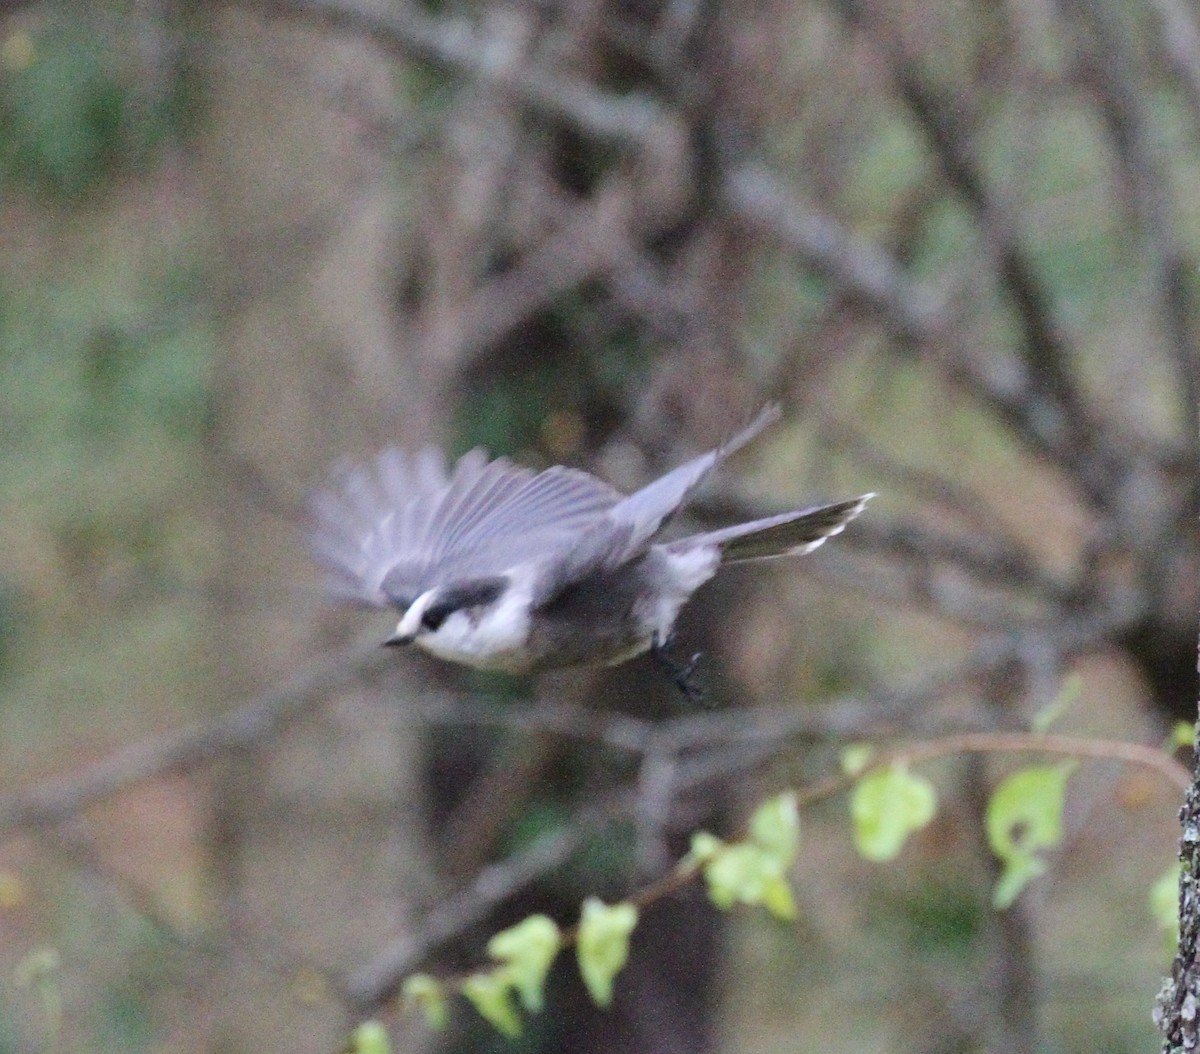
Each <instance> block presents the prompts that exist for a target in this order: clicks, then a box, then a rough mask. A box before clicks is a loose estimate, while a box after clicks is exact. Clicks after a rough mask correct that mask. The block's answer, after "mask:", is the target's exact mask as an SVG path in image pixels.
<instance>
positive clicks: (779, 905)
mask: <svg viewBox="0 0 1200 1054" xmlns="http://www.w3.org/2000/svg"><path fill="white" fill-rule="evenodd" d="M762 905H763V907H764V908H766V909H767V910H768V911H769V912H770V913H771V914H772V915H774V916H775V917H776V918H777V919H782V920H783V921H784V922H791V921H792V920H793V919H794V918H795V917H796V901H795V899H794V898H793V897H792V887H791V886H789V885H788V882H787V879H786V878H784V877H783V876H782V875H777V876H776V877H774V878H768V879H767V880H766V882H765V883H764V884H763V896H762Z"/></svg>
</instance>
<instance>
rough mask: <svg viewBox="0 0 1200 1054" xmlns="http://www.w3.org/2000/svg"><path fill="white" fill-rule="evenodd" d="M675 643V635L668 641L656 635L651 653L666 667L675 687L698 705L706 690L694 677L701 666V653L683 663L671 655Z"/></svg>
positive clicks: (668, 638)
mask: <svg viewBox="0 0 1200 1054" xmlns="http://www.w3.org/2000/svg"><path fill="white" fill-rule="evenodd" d="M674 643H675V635H674V634H673V633H672V634H670V635H669V636H668V637H667V638H666V640H663V639H662V638H660V637H659V635H658V634H657V633H655V634H654V640H653V642H652V643H651V645H650V651H651V653H652V654H653V655H654V658H655V660H656V661H657V662H659V663H661V664H662V665H663V666H665V667H666V669H667V672H668V673H669V674H670V675H671V680H672V681H673V682H674V684H675V687H676V688H678V689H679V690H680V691H681V692H682V693H683V694H684V696H685V697H686V698H687V700H688V702H690V703H698V702H700V700H701V699H703V698H704V689H703V688H701V687H700V685H699V684H697V683H696V681H695V678H694V677H693V675H694V674H695V672H696V667H697V666H698V665H700V655H701V653H700V652H696V654H695V655H693V656H692V657H691V658H690V659H688V660H687V662H681V661H680V660H679V659H677V658H676V657H675V656H674V655H672V654H671V645H672V644H674Z"/></svg>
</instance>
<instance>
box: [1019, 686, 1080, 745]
mask: <svg viewBox="0 0 1200 1054" xmlns="http://www.w3.org/2000/svg"><path fill="white" fill-rule="evenodd" d="M1082 694H1083V678H1082V677H1080V676H1079V674H1077V673H1073V674H1071V675H1070V676H1069V677H1067V678H1066V679H1065V680H1064V681H1063V683H1062V687H1061V688H1060V689H1059V690H1058V695H1056V696H1055V697H1054V698H1053V699H1051V700H1050V702H1048V703H1047V704H1046V705H1045V706H1043V707H1042V708H1041V709H1040V710H1039V711H1038V712H1037V713H1036V714H1034V715H1033V720H1032V721H1030V722H1029V727H1030V728H1031V729H1032V730H1033V731H1034V732H1037V733H1039V734H1044V733H1046V732H1049V731H1050V726H1051V725H1052V724H1054V722H1055V721H1057V720H1058V719H1059V718H1060V717H1062V715H1063V714H1065V713H1066V712H1067V711H1068V710H1070V709H1071V707H1073V706H1074V705H1075V704H1076V703H1077V702H1078V701H1079V697H1080V696H1081V695H1082Z"/></svg>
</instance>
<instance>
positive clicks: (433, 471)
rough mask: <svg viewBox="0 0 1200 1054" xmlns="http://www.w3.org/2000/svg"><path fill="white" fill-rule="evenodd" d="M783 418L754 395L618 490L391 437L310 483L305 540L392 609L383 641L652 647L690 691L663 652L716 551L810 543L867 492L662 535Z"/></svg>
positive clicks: (720, 556) (461, 652)
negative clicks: (723, 427)
mask: <svg viewBox="0 0 1200 1054" xmlns="http://www.w3.org/2000/svg"><path fill="white" fill-rule="evenodd" d="M779 415H780V413H779V409H778V407H777V406H768V407H766V408H764V409H763V410H762V411H761V412H760V413H759V414H758V415H757V416H756V417H755V418H754V419H753V420H752V421H751V422H750V423H749V424H748V425H747V426H746V427H744V428H743V429H741V430H740V431H739V432H737V433H736V434H735V435H733V436H732V437H731V438H730V439H728V440H727V441H726V442H725V443H723V444H722V445H721V446H718V447H716V448H715V449H713V450H710V451H708V452H707V453H705V454H701V455H700V456H698V457H695V458H693V459H692V460H690V461H687V462H686V463H684V464H682V465H680V466H679V467H678V468H675V469H673V470H672V471H670V472H668V473H667V474H666V475H664V476H661V477H660V478H658V479H656V480H655V481H654V482H652V483H650V484H648V485H647V486H645V487H642V488H641V489H640V490H637V491H635V492H634V493H632V494H629V495H625V494H622V493H621V492H620V491H618V490H616V489H615V488H613V487H611V486H609V484H607V483H605V482H604V481H603V480H601V479H600V478H598V477H597V476H594V475H592V474H590V473H588V472H584V471H581V470H580V469H576V468H569V467H566V466H562V465H556V466H554V467H552V468H547V469H545V470H543V471H540V472H535V471H534V470H532V469H529V468H525V467H522V466H520V465H517V464H515V463H513V462H512V461H510V460H509V459H508V458H504V457H500V458H496V459H494V460H493V459H490V458H489V457H488V455H487V454H486V453H485V452H484V451H483V450H480V449H476V450H472V451H471V452H469V453H467V454H465V455H464V456H463V457H461V458H460V459H458V461H457V462H456V463H455V464H454V466H453V468H448V467H447V462H446V460H445V458H444V456H443V455H442V453H441V452H440V451H439V450H438V449H437V448H435V447H432V446H426V447H423V448H421V449H419V450H416V451H406V450H403V449H400V448H397V447H390V448H387V449H385V450H383V451H382V452H381V453H379V454H378V455H377V456H376V457H375V458H374V459H373V460H371V461H370V462H368V463H366V464H358V465H353V464H344V465H342V466H340V467H339V468H337V469H335V470H334V472H333V473H332V474H331V475H330V477H329V479H328V481H327V482H326V484H325V485H324V486H323V487H321V488H319V489H317V490H316V491H314V492H313V494H312V495H311V496H310V499H309V506H310V533H309V542H310V545H311V548H312V551H313V553H314V555H315V557H316V559H317V560H318V562H319V563H320V564H322V565H323V566H324V568H325V569H326V571H327V572H328V575H329V585H330V589H331V591H332V592H333V593H334V594H335V595H336V596H338V597H340V598H341V599H344V600H350V601H354V602H357V603H360V604H367V605H370V606H373V607H378V608H391V609H394V610H395V611H397V612H399V613H400V618H399V621H398V622H397V624H396V629H395V631H394V632H393V633H392V634H391V635H390V636H389V637H387V638H386V639H385V640H384V641H383V643H384V644H385V645H388V646H390V647H400V646H404V645H408V644H413V645H416V646H417V647H419V648H421V649H423V650H424V651H426V652H428V653H430V654H432V655H434V656H436V657H438V658H440V659H443V660H447V661H450V662H454V663H459V664H463V665H466V666H469V667H474V668H477V669H482V670H496V671H502V672H505V673H510V674H536V673H540V672H543V671H546V670H551V669H561V668H568V667H577V666H612V665H617V664H619V663H622V662H625V661H627V660H629V659H632V658H634V657H636V656H639V655H642V654H644V653H646V652H652V653H653V654H654V655H656V656H657V657H658V658H660V659H661V660H662V661H663V662H664V663H666V665H667V666H668V669H670V670H671V672H672V675H673V677H674V680H675V683H676V684H677V685H678V686H679V687H680V689H681V690H682V691H683V692H684V693H685V694H686V695H689V696H691V695H693V694H699V692H698V690H697V689H696V687H695V685H694V683H693V682H692V680H691V677H692V673H693V671H694V669H695V665H696V663H697V661H698V660H699V655H693V656H692V658H691V660H690V661H689V662H687V663H680V662H679V661H678V660H677V659H675V658H674V656H673V655H672V654H671V652H670V650H669V649H670V647H671V645H672V643H673V641H674V627H675V621H676V619H677V617H678V615H679V612H680V609H681V608H682V607H683V605H684V604H685V603H686V602H687V601H688V600H689V598H690V597H691V596H692V594H693V593H694V592H695V591H696V590H697V589H699V588H700V586H702V585H703V584H704V583H705V582H707V581H708V580H709V579H711V578H712V577H713V575H715V574H716V572H717V569H718V568H719V567H720V566H721V565H722V564H727V563H739V562H742V561H750V560H764V559H769V558H772V557H778V556H787V555H800V554H803V553H810V552H812V551H813V550H814V549H816V548H817V547H818V546H820V545H821V544H822V543H824V542H825V540H826V539H828V538H831V537H833V536H834V535H836V534H839V533H841V531H842V530H843V529H844V528H845V526H846V525H847V524H848V523H849V522H850V521H851V520H853V519H854V518H855V517H856V516H858V515H859V513H861V512H862V511H863V509H864V508H865V507H866V504H867V502H868V501H870V499H871V498H873V497H874V496H875V495H874V494H873V493H869V494H863V495H860V496H859V497H856V498H851V499H849V500H847V501H839V502H836V503H833V504H828V505H817V506H813V507H809V508H804V509H798V510H795V511H792V512H783V513H779V514H777V515H774V516H766V517H763V518H760V519H754V520H750V521H748V522H745V523H737V524H733V525H731V526H727V527H721V528H718V529H716V530H708V531H702V532H700V533H698V534H690V535H687V536H685V537H682V538H675V539H666V538H664V537H663V536H662V532H663V530H664V528H665V527H666V526H667V524H668V523H669V522H670V521H671V520H672V519H673V518H674V517H675V516H676V514H677V513H679V511H680V510H681V509H682V508H683V507H684V506H685V505H686V503H687V501H688V499H689V498H690V497H691V496H692V494H693V493H694V491H695V490H696V488H697V487H698V486H699V485H700V484H701V483H702V482H703V481H704V480H705V479H706V478H707V477H708V476H709V474H710V473H711V472H712V470H713V469H715V468H716V467H717V466H719V465H720V464H721V463H722V462H723V461H725V460H726V458H728V457H729V456H730V455H731V454H733V453H734V452H735V451H737V450H739V449H741V448H742V447H743V446H745V445H746V444H747V443H749V442H750V441H751V440H752V439H754V438H755V437H756V436H757V435H758V434H759V433H760V432H762V431H763V429H765V428H766V427H767V426H768V425H770V424H771V423H773V422H774V421H776V420H777V419H778V417H779Z"/></svg>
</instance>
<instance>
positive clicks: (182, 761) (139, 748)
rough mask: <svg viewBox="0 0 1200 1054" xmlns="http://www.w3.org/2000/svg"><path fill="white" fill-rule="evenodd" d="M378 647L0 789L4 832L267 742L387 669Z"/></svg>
mask: <svg viewBox="0 0 1200 1054" xmlns="http://www.w3.org/2000/svg"><path fill="white" fill-rule="evenodd" d="M382 651H383V649H380V648H378V647H373V648H371V649H369V650H366V651H362V652H359V653H356V654H351V655H349V656H340V657H339V658H336V659H331V660H326V661H324V662H320V663H317V664H315V665H313V666H311V667H309V668H308V669H307V670H305V671H304V672H302V673H300V674H299V675H298V676H296V677H295V678H293V679H292V681H291V683H289V684H288V685H286V686H285V687H283V688H280V689H277V690H276V691H273V692H267V693H265V694H264V695H261V696H257V697H255V698H254V699H251V700H250V701H249V702H245V703H242V704H241V705H240V706H237V707H236V708H234V709H233V710H231V711H229V712H228V713H226V714H222V715H221V716H220V717H217V718H214V719H213V720H212V721H208V722H204V723H201V724H197V725H193V726H191V727H189V728H184V729H181V730H179V731H176V732H167V733H165V734H163V735H160V736H156V737H154V738H152V739H146V740H143V741H142V742H140V743H134V744H132V745H131V746H128V747H126V748H124V749H123V750H118V751H116V752H115V753H113V754H110V755H109V756H108V757H106V758H103V759H102V760H100V761H97V762H95V763H94V764H92V765H90V766H88V767H87V768H85V769H84V770H83V771H82V772H78V773H75V774H72V775H69V776H61V777H54V778H51V779H47V780H44V781H43V782H41V783H39V784H37V785H35V786H33V787H29V788H26V789H24V790H20V791H15V792H13V793H11V794H7V795H4V796H3V797H0V837H3V836H5V835H10V834H12V833H14V832H15V831H19V830H22V829H28V828H31V827H42V826H47V825H52V824H56V823H61V822H62V821H64V820H67V819H70V818H71V817H73V816H75V815H76V814H77V813H79V812H81V811H82V810H84V809H86V808H87V807H88V806H90V805H93V804H95V803H96V802H99V801H103V800H104V799H105V798H110V797H112V796H113V795H114V794H118V793H119V792H121V791H122V790H124V789H125V788H127V787H131V786H133V785H135V784H137V783H140V782H142V781H144V780H148V779H153V778H154V777H155V776H161V775H164V774H166V773H169V772H181V771H186V770H188V769H192V768H196V767H198V766H201V765H207V764H209V763H211V762H213V761H216V760H218V759H220V758H222V757H224V756H226V755H227V754H229V753H230V752H232V751H237V750H245V749H248V748H253V747H258V746H261V745H262V743H263V742H265V741H266V740H268V739H269V738H270V737H271V736H273V735H275V734H277V733H278V732H279V731H280V729H281V728H283V726H284V725H285V724H286V723H287V722H288V721H290V720H292V719H294V718H296V717H298V716H299V715H301V714H303V713H305V712H306V711H307V710H308V709H309V708H310V707H313V706H315V705H317V704H319V703H322V702H324V701H325V700H326V699H327V698H328V696H329V695H330V694H331V693H333V692H336V691H337V690H338V689H340V688H345V687H346V686H347V685H350V684H353V683H354V682H356V681H358V680H360V679H361V678H363V677H365V676H369V675H370V674H371V673H373V672H375V671H377V670H380V669H383V668H384V666H385V664H386V662H387V661H388V659H389V658H391V659H392V661H394V657H391V656H387V655H384V654H382Z"/></svg>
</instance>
